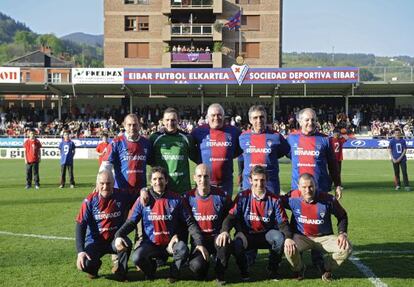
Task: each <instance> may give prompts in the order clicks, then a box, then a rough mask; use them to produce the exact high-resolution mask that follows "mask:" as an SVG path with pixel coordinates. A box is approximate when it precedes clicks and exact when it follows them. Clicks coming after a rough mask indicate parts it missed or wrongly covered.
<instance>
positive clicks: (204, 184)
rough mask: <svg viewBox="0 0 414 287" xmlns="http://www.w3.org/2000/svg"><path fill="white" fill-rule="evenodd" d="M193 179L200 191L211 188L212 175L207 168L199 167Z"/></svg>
mask: <svg viewBox="0 0 414 287" xmlns="http://www.w3.org/2000/svg"><path fill="white" fill-rule="evenodd" d="M193 179H194V181H195V183H196V184H197V187H198V188H199V189H200V190H206V189H208V187H209V186H210V173H209V170H208V168H207V167H206V166H204V165H200V166H197V168H196V170H195V173H194V176H193Z"/></svg>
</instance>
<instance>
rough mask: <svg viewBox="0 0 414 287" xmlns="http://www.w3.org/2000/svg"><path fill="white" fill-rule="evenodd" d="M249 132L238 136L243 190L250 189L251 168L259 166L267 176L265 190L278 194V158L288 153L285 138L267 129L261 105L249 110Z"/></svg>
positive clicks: (265, 116)
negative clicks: (241, 161)
mask: <svg viewBox="0 0 414 287" xmlns="http://www.w3.org/2000/svg"><path fill="white" fill-rule="evenodd" d="M249 121H250V123H251V125H252V128H251V130H248V131H245V132H243V133H242V135H241V136H240V139H239V142H240V147H241V148H242V149H243V162H244V164H243V166H244V168H243V186H242V188H243V190H246V189H249V188H250V171H251V169H252V167H253V166H255V165H261V166H263V167H265V168H266V170H267V174H268V175H269V178H268V181H267V183H266V189H267V190H268V191H270V192H273V193H274V194H279V192H280V182H279V160H278V159H279V158H281V157H283V156H285V155H287V154H288V153H289V150H290V147H289V144H288V143H287V141H286V140H285V138H284V137H283V136H282V135H280V134H279V133H277V132H273V131H270V130H268V129H267V127H266V121H267V114H266V110H265V108H264V107H263V106H262V105H258V106H252V107H251V108H250V109H249Z"/></svg>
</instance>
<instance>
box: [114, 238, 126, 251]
mask: <svg viewBox="0 0 414 287" xmlns="http://www.w3.org/2000/svg"><path fill="white" fill-rule="evenodd" d="M115 248H116V250H117V251H125V250H126V249H127V248H128V243H127V242H126V241H125V239H123V238H122V237H117V238H116V239H115Z"/></svg>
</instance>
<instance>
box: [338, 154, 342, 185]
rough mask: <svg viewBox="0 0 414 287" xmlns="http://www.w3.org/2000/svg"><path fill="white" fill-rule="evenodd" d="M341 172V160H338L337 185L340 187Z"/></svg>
mask: <svg viewBox="0 0 414 287" xmlns="http://www.w3.org/2000/svg"><path fill="white" fill-rule="evenodd" d="M341 171H342V160H338V174H339V185H340V186H342V179H341Z"/></svg>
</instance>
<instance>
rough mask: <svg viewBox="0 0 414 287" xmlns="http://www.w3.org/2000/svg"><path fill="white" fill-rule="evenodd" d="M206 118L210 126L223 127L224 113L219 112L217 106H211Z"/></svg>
mask: <svg viewBox="0 0 414 287" xmlns="http://www.w3.org/2000/svg"><path fill="white" fill-rule="evenodd" d="M207 118H208V125H209V126H210V128H212V129H219V128H221V127H223V124H224V115H223V114H222V113H221V111H220V109H219V108H212V109H211V110H210V113H209V114H208V117H207Z"/></svg>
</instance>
